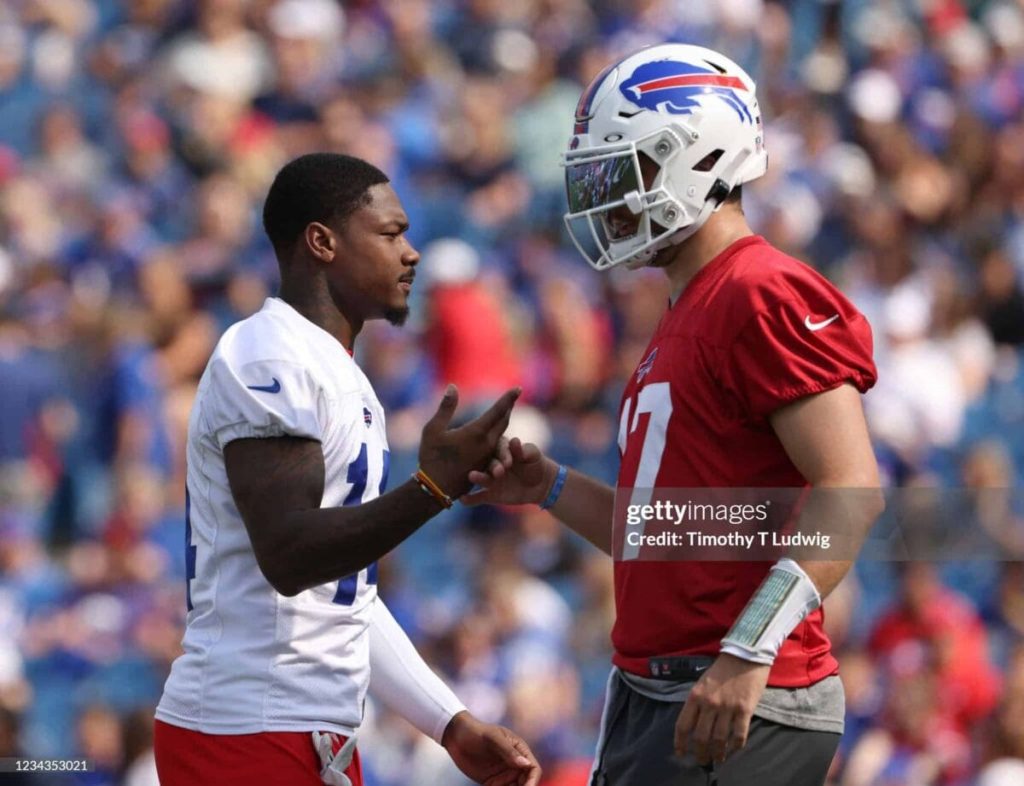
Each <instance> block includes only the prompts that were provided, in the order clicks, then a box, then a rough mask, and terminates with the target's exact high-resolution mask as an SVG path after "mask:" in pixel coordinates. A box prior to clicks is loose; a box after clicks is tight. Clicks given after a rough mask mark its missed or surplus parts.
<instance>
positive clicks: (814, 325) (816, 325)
mask: <svg viewBox="0 0 1024 786" xmlns="http://www.w3.org/2000/svg"><path fill="white" fill-rule="evenodd" d="M837 319H839V315H838V314H836V315H835V316H831V317H829V318H828V319H826V320H825V321H824V322H811V315H810V314H808V315H807V316H806V317H804V327H806V328H807V329H808V330H810V331H812V332H813V331H815V330H821V329H822V328H827V327H828V326H829V325H831V324H832V323H833V322H835V321H836V320H837Z"/></svg>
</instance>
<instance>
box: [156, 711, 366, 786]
mask: <svg viewBox="0 0 1024 786" xmlns="http://www.w3.org/2000/svg"><path fill="white" fill-rule="evenodd" d="M338 738H339V740H340V741H339V742H338V744H337V746H336V748H335V752H337V749H338V748H340V747H341V745H342V744H343V743H344V742H345V738H344V737H341V736H340V735H338ZM153 748H154V751H155V753H156V769H157V775H158V776H159V777H160V786H207V784H208V785H209V786H323V784H322V782H321V780H320V759H319V757H318V756H317V754H316V751H315V750H313V740H312V738H311V736H310V732H307V731H266V732H262V733H260V734H203V733H202V732H199V731H191V730H189V729H182V728H180V727H178V726H172V725H170V724H169V723H164V722H162V721H159V720H158V721H157V722H156V727H155V729H154V740H153ZM345 774H346V775H347V776H348V777H349V778H350V779H351V780H352V786H363V774H362V771H361V770H360V768H359V751H356V753H355V756H353V758H352V764H350V765H349V767H348V769H347V770H345Z"/></svg>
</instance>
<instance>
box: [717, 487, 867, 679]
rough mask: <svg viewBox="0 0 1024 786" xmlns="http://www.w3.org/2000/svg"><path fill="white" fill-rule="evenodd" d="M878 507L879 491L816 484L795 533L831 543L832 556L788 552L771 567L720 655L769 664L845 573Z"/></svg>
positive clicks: (817, 549)
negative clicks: (817, 537) (814, 534)
mask: <svg viewBox="0 0 1024 786" xmlns="http://www.w3.org/2000/svg"><path fill="white" fill-rule="evenodd" d="M883 507H884V503H883V499H882V494H881V491H880V490H879V489H877V488H875V489H871V488H862V487H859V484H856V485H854V484H850V485H847V484H827V483H826V484H819V485H816V486H814V487H813V488H812V489H811V490H810V494H809V495H808V497H807V500H806V502H805V504H804V505H803V507H802V509H801V512H800V516H799V518H798V520H797V531H798V532H801V533H803V532H814V533H818V534H820V535H822V536H825V537H828V538H829V543H830V546H829V549H830V550H831V549H832V548H833V545H832V543H833V541H835V545H834V548H835V551H836V556H837V557H841V558H840V559H822V557H823V556H824V553H825V551H824V548H823V547H822V546H821V545H820V544H821V543H823V542H824V539H823V538H822V539H820V540H818V541H817V543H818V544H819V545H816V546H814V547H799V548H794V549H792V550H791V551H790V552H789V553H788V554H787V555H786V556H785V557H783V558H781V559H780V560H779V561H778V562H777V563H775V564H774V565H773V566H772V567H771V569H770V570H769V572H768V575H767V576H766V577H765V579H764V581H763V582H762V583H761V585H760V586H759V587H758V588H757V590H756V591H755V592H754V595H753V596H752V597H751V599H750V601H749V602H748V603H747V604H746V606H745V607H744V608H743V610H742V611H741V612H740V614H739V616H737V618H736V620H735V621H734V623H733V625H732V627H731V628H730V629H729V632H728V633H727V634H726V636H725V638H724V639H722V650H721V651H722V652H723V653H726V654H728V655H733V656H735V657H737V658H740V659H742V660H747V661H751V662H753V663H760V664H765V665H767V664H771V663H772V662H774V660H775V656H776V655H777V654H778V652H779V649H780V648H781V647H782V644H783V642H784V641H785V639H786V638H787V637H788V636H789V634H790V633H792V631H793V630H794V628H796V626H797V625H799V624H800V622H802V621H803V620H804V618H805V617H806V616H807V615H808V614H810V613H811V612H813V611H814V610H815V609H817V608H818V607H819V606H820V605H821V603H822V601H823V600H824V599H825V597H827V596H828V594H829V593H831V592H832V590H833V589H835V587H836V586H837V585H838V584H839V582H840V581H842V579H843V577H844V576H845V575H846V574H847V572H848V571H849V569H850V567H851V565H852V564H853V561H854V559H855V558H856V554H857V551H858V550H859V549H860V546H861V544H862V543H863V541H864V538H865V537H866V536H867V533H868V531H869V530H870V528H871V525H872V524H873V523H874V521H875V519H876V518H877V517H878V516H879V515H880V513H881V511H882V509H883Z"/></svg>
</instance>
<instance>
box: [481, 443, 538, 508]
mask: <svg viewBox="0 0 1024 786" xmlns="http://www.w3.org/2000/svg"><path fill="white" fill-rule="evenodd" d="M498 447H499V449H498V453H497V455H496V457H495V459H493V460H492V461H491V463H490V466H489V467H488V468H487V471H486V472H480V471H477V470H474V471H473V472H470V473H469V482H470V483H473V484H475V485H477V486H479V487H480V490H479V491H475V492H473V493H472V494H466V495H464V496H463V497H462V502H463V504H465V505H484V504H489V505H528V504H530V503H533V504H537V505H539V504H540V503H541V502H543V501H544V498H545V497H546V496H547V494H548V491H549V490H550V488H551V486H552V484H553V483H554V482H555V475H557V474H558V465H557V464H556V463H555V462H553V461H551V459H548V458H545V457H544V455H543V454H542V453H541V452H540V449H539V448H538V447H537V446H536V445H534V444H531V443H529V442H527V443H526V444H525V445H524V444H523V443H522V442H521V441H520V440H519V438H518V437H516V438H513V439H512V440H511V441H509V442H508V443H507V445H506V444H505V443H504V441H503V442H502V444H500V445H499V446H498ZM506 449H507V453H506Z"/></svg>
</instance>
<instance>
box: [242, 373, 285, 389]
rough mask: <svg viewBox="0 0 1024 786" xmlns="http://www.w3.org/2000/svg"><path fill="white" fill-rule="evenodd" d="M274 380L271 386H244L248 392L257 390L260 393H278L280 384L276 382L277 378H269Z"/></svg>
mask: <svg viewBox="0 0 1024 786" xmlns="http://www.w3.org/2000/svg"><path fill="white" fill-rule="evenodd" d="M271 379H273V380H274V384H273V385H246V387H247V388H249V390H258V391H260V392H261V393H280V392H281V383H280V382H278V381H277V377H271Z"/></svg>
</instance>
